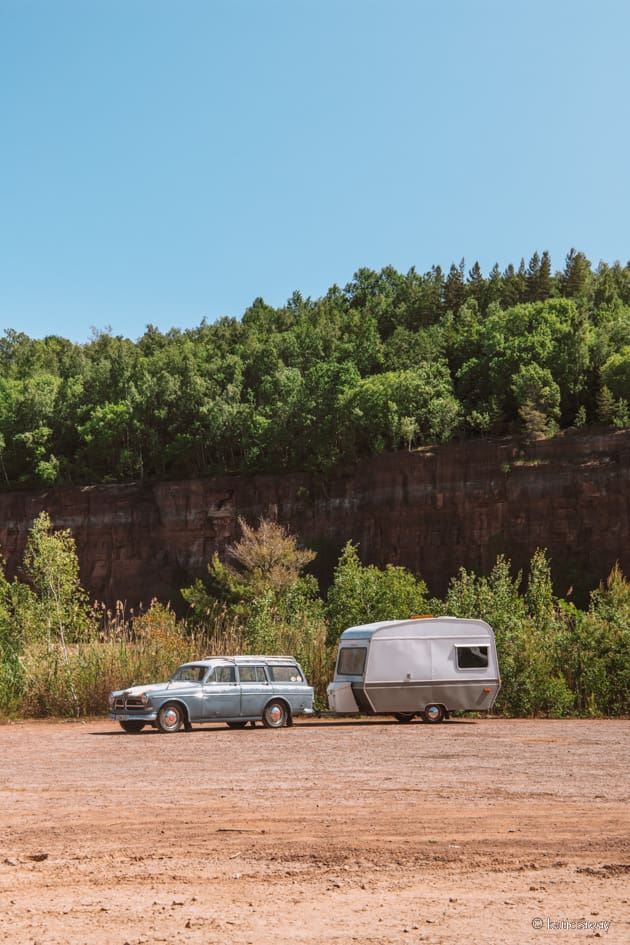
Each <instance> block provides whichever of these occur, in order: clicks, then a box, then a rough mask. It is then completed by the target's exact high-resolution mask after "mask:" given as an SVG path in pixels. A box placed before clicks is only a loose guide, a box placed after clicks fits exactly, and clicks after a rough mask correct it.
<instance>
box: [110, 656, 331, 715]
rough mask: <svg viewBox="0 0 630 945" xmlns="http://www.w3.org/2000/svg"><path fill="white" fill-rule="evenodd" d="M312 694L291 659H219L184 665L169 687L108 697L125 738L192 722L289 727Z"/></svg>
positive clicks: (307, 710)
mask: <svg viewBox="0 0 630 945" xmlns="http://www.w3.org/2000/svg"><path fill="white" fill-rule="evenodd" d="M313 699H314V692H313V689H312V687H311V686H309V685H308V683H307V682H306V679H305V676H304V673H303V671H302V667H301V666H300V664H299V663H298V662H297V661H296V660H294V659H293V658H292V657H290V656H232V657H227V656H222V657H213V658H211V659H205V660H196V661H195V662H192V663H184V664H183V665H182V666H180V667H179V668H178V669H177V670H176V671H175V672H174V673H173V675H172V676H171V678H170V679H169V681H168V682H164V683H153V684H151V685H147V686H132V687H130V688H129V689H121V690H119V691H117V692H112V693H111V695H110V697H109V706H110V718H111V719H115V720H116V721H117V722H118V723H119V724H120V726H121V727H122V728H123V729H124V730H125V732H141V731H142V729H143V728H144V727H145V726H146V725H150V726H153V727H154V728H157V729H159V731H160V732H178V731H179V730H180V729H182V728H183V729H186V730H190V729H191V727H192V724H193V722H195V723H199V722H226V723H227V724H228V725H229V726H230V727H231V728H244V727H245V725H247V723H248V722H254V723H255V722H257V721H262V723H263V725H265V726H266V727H267V728H282V727H283V726H285V725H291V724H292V722H293V718H294V716H296V715H312V714H313Z"/></svg>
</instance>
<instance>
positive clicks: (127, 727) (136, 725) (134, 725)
mask: <svg viewBox="0 0 630 945" xmlns="http://www.w3.org/2000/svg"><path fill="white" fill-rule="evenodd" d="M118 724H119V725H120V727H121V729H122V730H123V732H127V734H129V735H137V734H138V732H141V731H142V729H143V728H144V722H141V721H140V720H139V719H129V720H128V721H127V722H119V723H118Z"/></svg>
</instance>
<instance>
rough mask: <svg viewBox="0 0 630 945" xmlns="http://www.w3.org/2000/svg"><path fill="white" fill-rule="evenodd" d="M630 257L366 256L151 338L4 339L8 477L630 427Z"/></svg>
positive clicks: (273, 466)
mask: <svg viewBox="0 0 630 945" xmlns="http://www.w3.org/2000/svg"><path fill="white" fill-rule="evenodd" d="M629 365H630V263H627V264H626V265H625V266H624V265H622V264H621V263H619V262H615V263H614V264H612V265H609V264H606V263H600V264H599V266H598V267H597V268H596V269H594V268H593V267H592V265H591V263H590V261H589V260H588V259H587V258H586V256H585V255H584V254H583V253H581V252H578V251H576V250H574V249H572V250H571V251H570V252H569V253H568V255H567V257H566V260H565V265H564V268H563V269H562V270H560V271H557V272H555V273H554V272H553V271H552V267H551V260H550V258H549V254H548V253H547V252H543V253H542V254H540V255H539V254H538V253H534V255H533V256H532V258H531V259H530V261H529V264H526V263H525V260H521V263H520V265H519V266H518V267H515V266H513V265H509V266H508V267H507V268H506V269H505V270H504V271H503V272H501V271H500V269H499V267H498V265H497V266H494V267H493V268H492V270H491V271H490V272H489V273H488V274H487V275H484V274H483V272H482V270H481V267H480V266H479V263H477V262H475V263H473V265H472V266H471V267H470V268H468V270H467V267H466V263H465V261H464V260H461V261H460V263H459V264H457V265H455V264H453V265H452V266H451V267H450V269H449V270H448V271H446V272H444V271H443V270H442V269H441V268H440V267H439V266H434V267H433V268H432V269H431V270H430V271H428V272H426V273H424V274H420V273H418V272H417V271H416V270H415V269H411V270H410V271H409V272H407V273H399V272H397V271H396V270H395V269H394V268H393V267H391V266H387V267H385V268H383V269H382V270H381V271H380V272H375V271H372V270H369V269H360V270H359V271H358V272H357V273H356V274H355V275H354V277H353V279H352V280H351V281H350V282H349V283H348V284H347V285H346V286H345V287H344V288H340V287H339V286H333V287H332V288H331V289H329V291H328V292H327V293H326V295H325V296H323V297H322V298H320V299H316V300H313V299H310V298H304V297H303V296H302V295H301V294H300V293H299V292H295V293H294V294H293V295H292V296H291V298H290V299H289V300H288V301H287V303H286V305H284V306H282V307H280V308H274V307H272V306H270V305H268V304H267V303H265V301H264V300H263V299H261V298H258V299H256V300H254V302H253V303H252V305H251V306H250V307H249V308H248V309H247V310H246V311H245V312H244V313H243V315H242V317H241V318H240V319H237V318H221V319H219V320H218V321H216V322H214V323H212V324H209V323H207V322H206V321H202V322H201V324H200V325H199V326H198V327H196V328H191V329H187V330H179V329H171V330H170V331H168V332H166V333H162V332H160V331H158V329H156V328H155V327H153V326H151V325H149V326H148V327H147V329H146V331H145V333H144V335H143V336H142V337H141V338H139V339H138V340H137V341H135V342H134V341H130V340H128V339H126V338H122V337H118V336H112V335H110V334H108V333H106V332H98V333H94V335H93V337H92V339H91V340H90V341H89V342H87V343H86V344H82V345H77V344H73V343H71V342H70V341H67V340H66V339H64V338H62V337H59V336H56V335H51V336H49V337H46V338H44V339H30V338H28V337H27V336H26V335H25V334H23V333H21V332H18V331H15V330H13V329H9V330H6V331H5V332H4V334H3V336H2V337H0V484H1V487H2V488H3V489H5V490H6V489H16V488H32V487H35V486H39V485H41V484H46V485H51V484H55V483H77V484H78V483H86V482H121V481H127V480H131V479H139V478H183V477H194V476H202V475H213V474H222V473H252V472H270V471H274V472H277V471H290V470H307V471H313V472H322V473H324V472H326V471H327V470H329V469H330V468H331V467H332V466H334V465H335V464H338V463H341V462H356V461H359V460H361V459H363V458H365V457H368V456H371V455H374V454H376V453H379V452H382V451H386V450H396V449H403V448H407V449H411V448H413V447H414V446H419V445H422V444H428V443H434V442H444V441H447V440H449V439H450V438H451V437H453V436H455V435H457V436H459V437H466V436H478V435H489V434H496V435H500V434H506V433H515V432H519V433H520V432H525V433H526V434H527V435H528V436H546V435H549V434H550V433H552V432H554V431H555V430H557V429H563V428H567V427H570V426H572V425H574V424H577V425H580V426H583V425H584V424H594V423H608V424H616V425H618V426H622V425H626V424H627V423H628V422H629V421H628V416H629V407H628V404H629V403H630V367H629Z"/></svg>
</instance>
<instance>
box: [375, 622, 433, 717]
mask: <svg viewBox="0 0 630 945" xmlns="http://www.w3.org/2000/svg"><path fill="white" fill-rule="evenodd" d="M365 694H366V696H367V698H368V700H369V701H370V703H371V705H372V706H373V709H374V711H375V712H417V711H419V710H420V709H423V708H424V706H425V705H426V704H427V703H428V702H431V700H432V684H431V641H430V640H427V639H423V638H422V637H387V636H383V637H382V638H380V637H377V638H376V639H374V638H373V639H372V643H371V645H370V652H369V656H368V664H367V667H366V673H365Z"/></svg>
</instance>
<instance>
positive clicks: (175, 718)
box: [157, 702, 186, 734]
mask: <svg viewBox="0 0 630 945" xmlns="http://www.w3.org/2000/svg"><path fill="white" fill-rule="evenodd" d="M185 721H186V716H185V714H184V710H183V708H182V707H181V705H178V703H177V702H167V703H166V705H163V706H162V708H161V709H160V711H159V712H158V717H157V723H158V728H159V730H160V731H161V732H165V733H167V734H170V733H171V732H179V730H180V728H182V727H183V725H184V723H185Z"/></svg>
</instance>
